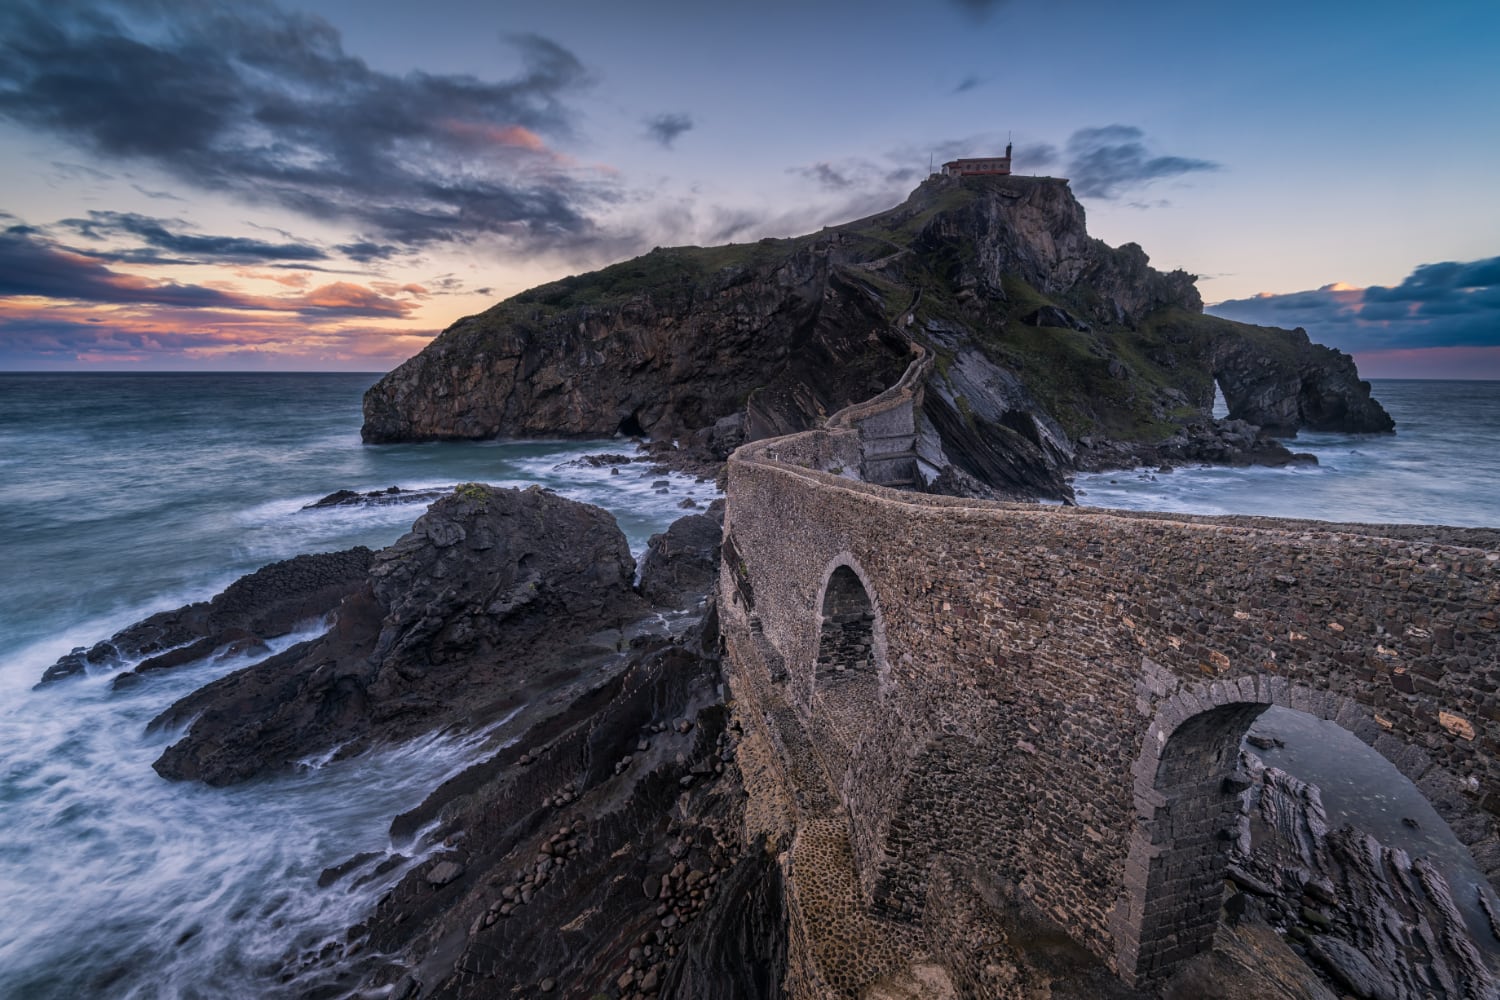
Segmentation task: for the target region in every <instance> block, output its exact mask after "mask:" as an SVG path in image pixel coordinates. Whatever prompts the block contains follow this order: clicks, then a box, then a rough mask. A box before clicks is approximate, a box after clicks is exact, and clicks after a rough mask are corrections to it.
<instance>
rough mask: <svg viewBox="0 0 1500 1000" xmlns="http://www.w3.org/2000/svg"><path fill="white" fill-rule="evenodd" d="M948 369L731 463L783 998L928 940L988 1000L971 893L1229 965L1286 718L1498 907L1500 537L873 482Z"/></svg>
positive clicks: (740, 652)
mask: <svg viewBox="0 0 1500 1000" xmlns="http://www.w3.org/2000/svg"><path fill="white" fill-rule="evenodd" d="M926 363H927V362H926V361H925V360H923V359H921V358H919V359H918V360H917V361H915V362H914V363H913V365H912V368H911V369H910V370H909V371H908V376H907V377H906V378H904V379H903V380H902V382H901V383H900V384H899V385H897V386H895V387H893V388H892V389H891V390H889V391H887V392H886V393H884V394H882V395H881V396H880V397H877V398H876V399H875V400H872V401H870V402H867V403H864V404H860V405H859V406H856V407H851V408H850V409H849V410H846V411H843V412H842V413H840V414H838V415H836V416H835V417H834V418H832V419H831V420H830V421H829V423H828V426H827V427H825V428H823V429H820V430H815V431H809V432H806V433H803V434H799V435H794V436H790V437H783V438H777V439H773V440H769V441H762V442H757V443H755V444H752V445H747V446H745V447H743V448H741V449H740V450H739V451H738V452H736V453H735V455H734V456H733V457H732V458H731V460H730V463H729V471H728V512H727V520H726V527H725V538H724V553H725V558H724V560H723V564H722V570H721V573H722V576H721V582H720V614H721V616H722V624H723V629H724V635H725V638H726V643H727V647H728V651H729V656H730V664H731V666H730V684H731V688H732V694H733V697H734V698H735V702H736V705H737V708H738V711H737V715H738V716H739V717H740V718H741V719H742V720H743V721H744V724H745V725H746V729H747V739H746V741H745V746H746V751H745V752H743V753H742V755H741V762H742V769H743V770H744V772H745V775H746V781H747V787H748V788H749V790H750V792H751V820H752V822H753V823H758V824H760V825H761V827H762V828H763V829H765V830H767V831H770V832H772V833H775V834H777V835H779V836H780V838H781V843H783V844H784V845H786V846H787V854H786V860H785V864H786V867H787V876H788V885H789V887H790V891H789V898H790V900H791V902H790V910H791V923H792V963H791V972H790V974H789V980H790V981H789V986H790V987H791V989H792V991H793V995H797V996H824V995H843V996H857V995H859V993H860V991H861V990H862V989H863V987H864V985H867V984H868V983H869V982H870V981H871V978H872V977H874V976H878V975H881V974H883V970H889V968H890V967H891V966H892V964H893V963H895V962H897V961H898V959H899V956H900V954H901V953H902V949H903V948H906V949H907V950H908V951H909V950H910V946H911V944H912V942H914V941H915V942H919V944H918V945H917V947H918V949H919V950H920V949H926V950H927V951H928V952H929V953H937V954H939V956H940V957H941V958H942V960H943V963H944V965H945V966H946V968H947V970H948V972H949V974H950V975H951V977H952V978H953V979H954V981H955V983H956V985H958V986H959V987H960V988H961V989H963V990H964V992H967V993H969V994H971V995H981V996H982V995H987V992H986V988H984V986H983V984H982V982H981V980H982V978H983V970H982V969H980V968H978V967H977V966H976V963H977V962H978V961H979V959H977V958H976V957H975V955H976V954H977V951H978V949H977V947H975V946H974V945H975V935H976V934H977V933H978V932H977V931H975V929H974V928H975V926H976V922H975V918H974V916H973V912H972V910H973V905H972V901H973V900H979V899H991V900H992V899H996V898H1004V897H1009V898H1016V897H1020V898H1023V899H1026V900H1029V901H1031V902H1032V903H1034V904H1035V905H1036V907H1038V908H1039V909H1040V910H1041V912H1042V913H1044V914H1046V915H1047V916H1048V917H1049V918H1050V919H1051V920H1054V921H1055V922H1056V923H1057V924H1058V925H1059V926H1060V927H1061V928H1064V929H1065V930H1066V931H1067V933H1068V934H1069V935H1070V936H1071V937H1073V938H1074V939H1075V940H1076V941H1077V942H1078V943H1079V944H1081V945H1083V946H1084V947H1086V948H1088V949H1089V950H1090V951H1092V952H1093V953H1095V954H1096V955H1097V956H1099V957H1100V958H1101V959H1102V960H1103V961H1104V962H1105V963H1106V964H1107V965H1109V966H1110V967H1111V968H1113V969H1114V970H1115V971H1116V972H1117V973H1118V974H1119V975H1120V976H1121V977H1123V978H1124V979H1125V980H1127V981H1129V982H1132V983H1135V984H1137V985H1143V986H1150V985H1151V984H1153V983H1157V982H1160V981H1161V980H1163V979H1164V978H1165V977H1167V976H1168V975H1170V974H1171V972H1172V971H1173V970H1174V969H1175V968H1176V967H1177V966H1178V965H1179V964H1180V963H1182V962H1183V961H1184V960H1185V959H1187V958H1190V957H1191V956H1193V955H1195V954H1197V953H1198V952H1200V951H1202V950H1204V949H1206V948H1207V947H1209V946H1210V945H1211V943H1212V940H1213V936H1214V933H1215V930H1216V928H1217V926H1218V921H1219V912H1220V905H1221V901H1222V897H1223V876H1224V868H1225V864H1226V855H1225V852H1226V850H1227V846H1228V845H1227V842H1226V840H1225V839H1224V838H1223V837H1222V836H1221V835H1220V834H1221V831H1224V830H1226V829H1228V828H1232V827H1233V826H1234V824H1235V822H1236V811H1237V808H1238V804H1239V803H1238V795H1237V792H1238V791H1239V790H1240V789H1242V788H1243V787H1244V785H1243V784H1240V783H1237V782H1236V769H1237V761H1238V747H1239V744H1240V740H1241V738H1242V736H1243V735H1244V733H1245V731H1246V729H1247V728H1248V726H1249V725H1250V723H1251V722H1252V721H1253V720H1254V719H1255V717H1256V716H1257V715H1259V714H1260V713H1261V712H1262V711H1264V710H1265V709H1266V708H1267V707H1268V706H1271V705H1282V706H1286V707H1288V708H1292V709H1297V710H1300V711H1303V712H1307V713H1309V714H1311V715H1314V716H1318V717H1320V718H1323V719H1331V720H1333V721H1334V722H1336V723H1338V724H1339V725H1340V726H1342V727H1344V728H1345V729H1347V730H1348V731H1350V732H1352V733H1353V734H1355V735H1356V736H1358V737H1359V738H1360V739H1362V740H1364V741H1365V742H1366V743H1368V744H1369V745H1370V746H1372V747H1374V748H1375V750H1377V751H1379V752H1380V753H1381V754H1383V755H1384V756H1385V757H1386V758H1388V759H1389V760H1390V761H1391V762H1392V763H1393V764H1395V765H1396V767H1397V768H1399V769H1400V771H1401V772H1402V773H1403V774H1405V775H1406V776H1407V777H1409V778H1410V779H1411V780H1412V781H1413V782H1415V783H1416V785H1417V787H1418V788H1419V789H1421V790H1422V792H1423V793H1424V794H1425V795H1426V796H1427V798H1428V799H1429V800H1430V801H1431V802H1432V804H1433V805H1434V806H1435V807H1436V809H1437V810H1438V812H1439V813H1440V814H1442V815H1443V816H1444V817H1445V818H1446V820H1447V821H1448V823H1449V824H1450V826H1451V827H1452V828H1453V830H1454V831H1455V833H1457V835H1458V837H1459V838H1460V839H1461V840H1462V841H1463V842H1464V843H1466V844H1467V845H1468V846H1469V849H1470V851H1471V852H1472V853H1473V855H1474V858H1475V860H1476V862H1477V863H1478V865H1479V867H1480V869H1481V870H1483V871H1484V872H1486V873H1487V875H1488V877H1489V879H1490V882H1491V884H1492V885H1500V838H1497V833H1500V829H1497V818H1500V698H1497V696H1496V688H1497V685H1500V641H1497V640H1500V631H1497V628H1500V618H1497V615H1500V610H1497V609H1500V532H1496V531H1489V530H1484V529H1462V528H1438V527H1421V526H1378V525H1351V524H1331V523H1324V522H1313V521H1289V520H1274V519H1266V518H1250V517H1194V516H1176V515H1166V514H1129V513H1122V512H1105V511H1097V510H1083V509H1077V508H1063V507H1046V506H1038V505H1026V504H1003V503H987V502H980V501H973V500H963V499H955V498H948V497H940V496H931V495H925V494H919V493H912V492H903V491H899V490H895V489H889V488H885V487H882V486H879V485H874V483H872V482H869V481H866V480H875V481H877V482H878V481H886V482H900V481H903V480H906V479H909V478H910V477H911V473H912V469H911V468H909V467H907V466H906V465H904V464H903V462H905V461H907V460H908V456H909V453H910V451H911V449H910V448H909V447H906V446H904V445H903V444H902V443H901V437H902V434H903V433H904V434H905V435H906V436H907V438H908V439H910V437H911V435H912V433H913V423H912V422H913V413H914V412H916V411H919V409H920V393H921V382H922V376H923V375H924V374H925V369H924V366H925V365H926ZM903 429H904V430H903ZM966 901H967V902H966Z"/></svg>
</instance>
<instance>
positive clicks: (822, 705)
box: [808, 553, 889, 783]
mask: <svg viewBox="0 0 1500 1000" xmlns="http://www.w3.org/2000/svg"><path fill="white" fill-rule="evenodd" d="M868 579H869V577H868V575H867V574H866V573H865V571H864V568H863V567H862V566H860V565H859V563H858V562H857V561H856V560H855V559H854V557H853V556H851V555H849V554H847V553H843V554H841V555H840V556H839V557H838V558H835V559H834V560H833V562H832V563H830V565H829V567H828V569H827V570H826V571H825V572H824V574H823V581H822V584H821V586H820V588H819V595H818V604H817V607H818V616H819V617H818V649H817V654H816V655H815V657H814V659H813V669H812V671H811V676H810V678H809V681H810V684H809V688H808V703H809V707H810V708H811V715H812V719H813V724H814V727H815V729H817V730H818V731H819V733H820V735H822V736H823V737H825V746H824V749H825V757H826V758H827V760H828V763H829V768H828V770H829V773H830V777H832V778H833V779H834V781H835V783H838V782H839V780H840V779H841V778H842V777H843V775H844V774H845V772H847V770H848V767H849V764H850V762H851V759H852V757H853V752H854V748H855V746H856V744H857V743H858V742H859V738H860V735H861V733H862V732H863V730H864V729H865V728H866V727H867V726H869V725H871V724H872V723H873V722H874V721H875V720H874V710H875V709H876V707H877V706H878V704H879V702H880V694H881V691H882V689H883V687H884V685H885V683H886V678H887V677H888V676H889V671H888V667H887V665H886V645H885V629H884V624H883V620H882V617H881V614H880V605H879V604H878V602H877V601H876V599H875V596H874V593H873V589H872V588H871V587H870V586H869V584H868Z"/></svg>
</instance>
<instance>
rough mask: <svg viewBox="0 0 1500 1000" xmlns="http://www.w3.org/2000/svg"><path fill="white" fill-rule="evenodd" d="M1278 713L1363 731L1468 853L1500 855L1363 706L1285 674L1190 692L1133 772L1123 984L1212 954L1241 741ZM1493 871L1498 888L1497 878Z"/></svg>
mask: <svg viewBox="0 0 1500 1000" xmlns="http://www.w3.org/2000/svg"><path fill="white" fill-rule="evenodd" d="M1272 705H1277V706H1280V707H1282V708H1289V709H1292V710H1295V711H1299V712H1305V713H1307V714H1308V715H1311V716H1314V717H1315V718H1319V719H1324V720H1327V721H1331V722H1334V723H1337V724H1338V725H1340V726H1341V727H1343V728H1344V729H1345V730H1347V731H1349V732H1350V733H1352V734H1354V735H1355V736H1356V737H1358V738H1359V739H1360V740H1361V741H1363V742H1364V743H1365V744H1366V745H1368V746H1370V747H1371V748H1372V749H1374V750H1375V751H1376V752H1377V753H1379V754H1380V755H1381V756H1383V757H1385V758H1386V759H1387V760H1388V761H1390V762H1391V763H1392V764H1393V765H1394V766H1395V767H1396V769H1397V770H1399V771H1400V772H1401V773H1402V774H1403V775H1405V776H1406V777H1407V778H1408V779H1410V780H1411V782H1412V783H1413V784H1414V785H1416V786H1417V789H1418V790H1419V791H1420V792H1421V793H1422V794H1423V795H1424V796H1426V797H1427V799H1428V801H1429V802H1430V803H1431V804H1432V805H1433V807H1434V808H1435V809H1436V810H1437V812H1438V814H1439V815H1441V816H1442V817H1443V819H1444V820H1445V821H1446V822H1447V823H1448V824H1449V826H1450V828H1451V829H1452V830H1453V831H1454V833H1456V834H1458V835H1459V839H1460V840H1462V841H1463V842H1464V843H1465V845H1466V846H1467V847H1468V848H1469V850H1470V851H1471V853H1478V852H1480V851H1481V850H1482V851H1483V852H1484V853H1485V854H1487V855H1488V854H1493V853H1494V851H1495V848H1496V846H1497V845H1496V837H1495V835H1494V833H1493V829H1492V827H1491V826H1490V825H1489V824H1487V823H1484V822H1475V820H1476V818H1477V817H1476V816H1475V811H1474V809H1473V807H1472V806H1471V805H1470V804H1469V803H1468V802H1467V800H1465V799H1464V798H1463V796H1462V795H1461V793H1460V791H1459V786H1458V782H1457V780H1456V779H1454V777H1453V776H1452V775H1451V774H1450V773H1448V772H1447V770H1446V769H1444V768H1442V767H1439V766H1436V765H1435V764H1434V763H1433V762H1432V760H1431V759H1430V758H1429V757H1428V756H1427V754H1426V753H1425V752H1423V751H1422V750H1420V749H1419V748H1417V747H1414V746H1411V745H1409V744H1407V743H1405V742H1403V741H1401V740H1399V739H1397V738H1395V737H1393V736H1391V735H1390V734H1389V733H1387V732H1386V731H1385V729H1384V728H1382V727H1381V726H1380V725H1379V724H1378V723H1377V722H1376V721H1375V719H1374V717H1373V715H1372V714H1371V713H1370V712H1369V711H1368V710H1367V709H1366V708H1365V707H1364V706H1363V705H1361V704H1360V703H1359V702H1357V701H1355V700H1353V699H1351V698H1348V697H1345V696H1344V695H1340V694H1336V693H1334V692H1332V691H1318V690H1314V689H1311V688H1305V687H1300V686H1296V685H1292V684H1290V683H1288V682H1287V681H1286V680H1284V679H1282V678H1279V677H1258V678H1248V677H1247V678H1241V679H1239V680H1238V681H1227V682H1214V683H1210V684H1204V685H1195V686H1192V687H1190V688H1186V689H1184V690H1182V691H1180V692H1179V693H1178V694H1176V695H1175V696H1173V697H1171V698H1168V699H1166V700H1165V701H1163V702H1162V703H1161V704H1160V705H1159V707H1158V708H1157V711H1156V713H1155V716H1154V717H1153V719H1152V721H1151V724H1150V725H1149V727H1148V728H1147V730H1146V736H1145V739H1144V741H1143V745H1142V749H1141V752H1140V756H1139V757H1138V758H1137V759H1136V762H1135V765H1134V767H1133V769H1132V774H1133V777H1134V797H1135V808H1136V812H1135V815H1136V822H1135V828H1134V831H1133V833H1132V836H1131V843H1130V848H1129V855H1128V857H1127V860H1126V865H1125V884H1124V886H1123V889H1122V896H1121V900H1120V904H1119V906H1118V907H1117V909H1116V911H1115V921H1114V923H1115V926H1114V931H1115V958H1116V968H1117V971H1118V972H1119V974H1120V975H1121V976H1122V977H1124V978H1125V979H1126V980H1128V981H1130V982H1132V983H1137V984H1143V983H1150V982H1158V981H1160V980H1163V979H1165V978H1167V977H1168V976H1170V975H1171V974H1172V973H1173V972H1174V971H1175V970H1176V969H1177V968H1178V967H1179V966H1180V965H1181V963H1182V962H1184V961H1186V960H1188V959H1190V958H1192V957H1193V956H1194V955H1197V954H1199V953H1200V952H1202V951H1204V950H1206V949H1207V948H1209V947H1211V946H1212V944H1213V939H1214V933H1215V932H1216V931H1217V929H1218V924H1219V908H1220V903H1221V900H1222V897H1223V881H1222V880H1223V876H1224V871H1225V869H1226V867H1227V865H1228V852H1229V846H1230V841H1231V839H1232V837H1231V836H1229V835H1228V831H1231V830H1232V829H1233V827H1234V826H1235V824H1236V823H1237V820H1238V812H1239V793H1240V792H1242V791H1243V790H1244V789H1245V787H1246V784H1245V782H1244V781H1243V780H1242V776H1241V774H1240V773H1239V746H1240V741H1241V740H1242V739H1243V738H1244V736H1245V733H1246V732H1247V731H1248V730H1249V728H1250V725H1251V724H1252V723H1253V722H1254V721H1255V720H1256V719H1257V718H1258V717H1259V716H1260V715H1261V713H1262V712H1264V711H1265V710H1266V709H1267V708H1269V707H1271V706H1272ZM1466 833H1467V834H1468V835H1467V836H1466V835H1465V834H1466ZM1476 860H1477V859H1476ZM1481 867H1484V866H1482V865H1481ZM1486 874H1487V876H1488V877H1489V879H1490V882H1491V883H1492V884H1493V883H1494V882H1495V881H1496V871H1495V870H1493V868H1491V869H1487V870H1486Z"/></svg>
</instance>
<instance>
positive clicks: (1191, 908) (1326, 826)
mask: <svg viewBox="0 0 1500 1000" xmlns="http://www.w3.org/2000/svg"><path fill="white" fill-rule="evenodd" d="M1153 791H1154V798H1153V802H1154V809H1152V810H1150V813H1151V817H1150V819H1149V820H1148V821H1147V822H1146V823H1145V824H1144V826H1143V829H1142V830H1141V831H1139V832H1138V834H1137V837H1138V844H1137V848H1138V849H1137V850H1134V851H1133V852H1132V853H1133V855H1134V856H1135V858H1136V859H1137V860H1138V861H1143V862H1144V864H1143V865H1141V866H1140V868H1138V869H1137V874H1136V876H1135V877H1137V878H1142V877H1143V879H1144V886H1143V888H1144V892H1143V893H1141V894H1140V895H1139V896H1138V897H1137V898H1139V899H1140V900H1141V902H1142V906H1141V909H1140V911H1139V923H1138V928H1139V937H1138V940H1137V942H1136V945H1135V961H1134V978H1135V979H1136V981H1137V982H1153V981H1156V982H1159V981H1161V980H1163V979H1165V978H1167V977H1169V976H1170V975H1171V974H1172V973H1173V972H1175V971H1176V970H1177V968H1179V967H1180V966H1181V964H1182V963H1183V962H1184V961H1186V960H1187V959H1190V958H1192V957H1193V956H1194V955H1196V954H1199V953H1200V952H1203V951H1206V950H1207V949H1208V948H1210V947H1211V946H1212V944H1213V941H1214V936H1215V933H1216V932H1217V931H1218V930H1219V928H1220V922H1221V918H1222V917H1223V916H1224V915H1229V917H1230V919H1231V920H1236V919H1240V918H1241V917H1242V915H1243V914H1244V913H1246V911H1253V916H1252V918H1251V919H1254V920H1258V921H1265V922H1266V923H1269V924H1270V925H1271V926H1272V927H1274V928H1275V929H1276V930H1277V931H1278V932H1280V933H1282V934H1285V935H1289V936H1290V937H1291V938H1295V939H1298V940H1301V941H1303V942H1305V943H1306V946H1307V951H1308V953H1309V954H1310V955H1311V956H1313V958H1314V960H1315V961H1316V962H1317V963H1318V964H1320V965H1321V966H1323V967H1324V968H1327V969H1333V970H1337V969H1339V968H1341V967H1342V968H1343V969H1344V970H1345V971H1346V972H1354V971H1357V968H1356V967H1362V966H1366V965H1367V966H1368V967H1369V968H1370V969H1373V970H1375V973H1374V974H1376V975H1378V976H1379V977H1381V978H1382V979H1383V980H1384V981H1385V984H1386V987H1385V988H1387V991H1388V992H1391V993H1392V995H1413V996H1416V995H1422V993H1423V992H1424V990H1425V988H1426V987H1425V985H1424V984H1428V983H1431V982H1448V983H1456V984H1458V986H1459V987H1460V990H1459V993H1457V994H1455V995H1476V996H1479V995H1492V994H1491V991H1492V990H1494V989H1496V987H1497V985H1500V927H1495V926H1494V924H1493V917H1492V916H1491V915H1490V914H1492V913H1500V898H1497V896H1496V894H1495V892H1494V890H1493V888H1492V887H1491V886H1490V884H1489V883H1488V882H1487V880H1486V877H1485V875H1484V874H1483V872H1482V871H1481V870H1480V869H1479V867H1478V866H1477V865H1476V864H1475V863H1474V858H1473V856H1472V855H1471V854H1470V853H1469V851H1468V849H1467V848H1466V847H1465V846H1464V845H1463V843H1462V842H1461V841H1460V840H1459V838H1458V837H1457V836H1456V834H1455V833H1454V831H1453V830H1452V829H1451V828H1450V827H1449V826H1448V824H1447V823H1446V822H1445V821H1444V820H1443V819H1442V817H1441V816H1440V815H1439V814H1438V813H1437V812H1436V810H1435V809H1434V808H1433V805H1432V803H1431V802H1429V801H1428V799H1427V797H1426V795H1424V793H1423V792H1422V791H1421V790H1420V789H1418V788H1417V786H1416V785H1415V784H1413V782H1412V781H1411V780H1410V779H1408V778H1407V777H1406V776H1405V775H1403V774H1401V772H1400V771H1399V770H1397V768H1396V767H1395V766H1394V765H1393V764H1392V763H1391V762H1390V761H1389V760H1387V759H1386V758H1385V757H1384V756H1382V755H1381V754H1380V753H1379V752H1377V751H1376V750H1374V749H1373V748H1372V747H1370V746H1368V745H1366V744H1365V743H1364V742H1362V741H1361V740H1360V739H1358V738H1357V737H1356V736H1354V735H1353V734H1352V733H1350V732H1348V731H1347V730H1345V729H1343V728H1342V727H1341V726H1339V725H1338V724H1337V723H1335V722H1332V721H1328V720H1324V719H1320V718H1316V717H1314V716H1311V715H1308V714H1306V713H1304V712H1300V711H1294V710H1291V709H1288V708H1284V707H1279V706H1269V705H1266V704H1262V703H1233V704H1226V705H1221V706H1218V707H1216V708H1212V709H1209V710H1207V711H1204V712H1201V713H1199V714H1197V715H1195V716H1192V717H1190V718H1189V719H1187V720H1186V721H1185V722H1184V723H1183V724H1182V725H1180V726H1179V727H1178V728H1177V729H1176V730H1175V731H1174V732H1172V733H1171V734H1170V736H1169V737H1168V739H1167V741H1166V744H1165V745H1164V746H1163V747H1162V751H1161V754H1160V758H1159V763H1158V764H1157V767H1156V774H1155V782H1154V789H1153ZM1141 869H1144V870H1143V872H1142V871H1141ZM1226 876H1227V878H1228V881H1226ZM1122 971H1124V972H1126V973H1127V974H1128V973H1129V972H1130V969H1129V968H1124V969H1122ZM1334 978H1335V979H1337V978H1338V973H1337V971H1335V972H1334ZM1465 990H1467V991H1468V992H1467V993H1466V992H1464V991H1465Z"/></svg>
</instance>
